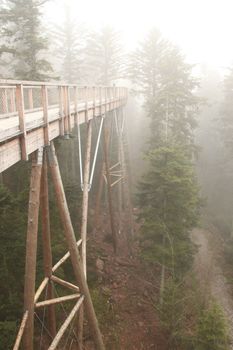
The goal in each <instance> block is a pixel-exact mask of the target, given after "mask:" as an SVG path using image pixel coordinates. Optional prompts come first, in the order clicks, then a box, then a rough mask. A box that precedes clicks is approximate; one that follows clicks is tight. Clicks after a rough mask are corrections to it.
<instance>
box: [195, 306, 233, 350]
mask: <svg viewBox="0 0 233 350" xmlns="http://www.w3.org/2000/svg"><path fill="white" fill-rule="evenodd" d="M196 349H197V350H228V349H230V347H229V337H228V329H227V325H226V320H225V318H224V315H223V312H222V310H221V308H220V307H219V306H218V305H217V304H216V303H213V304H212V305H210V307H209V309H208V310H205V311H204V312H202V314H201V315H200V318H199V320H198V326H197V345H196Z"/></svg>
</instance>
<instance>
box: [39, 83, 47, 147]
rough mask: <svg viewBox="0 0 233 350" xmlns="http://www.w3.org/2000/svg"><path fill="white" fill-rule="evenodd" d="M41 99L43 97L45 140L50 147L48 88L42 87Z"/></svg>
mask: <svg viewBox="0 0 233 350" xmlns="http://www.w3.org/2000/svg"><path fill="white" fill-rule="evenodd" d="M41 97H42V108H43V117H44V140H45V145H46V146H48V145H49V119H48V117H49V116H48V89H47V86H45V85H42V87H41Z"/></svg>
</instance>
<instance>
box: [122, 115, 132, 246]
mask: <svg viewBox="0 0 233 350" xmlns="http://www.w3.org/2000/svg"><path fill="white" fill-rule="evenodd" d="M121 113H122V114H123V110H121ZM120 133H121V135H120V153H121V161H122V171H123V178H124V182H123V184H124V190H123V193H124V202H125V204H126V207H127V209H128V216H129V224H130V233H131V236H133V234H134V220H133V208H132V202H131V195H130V186H129V177H128V171H127V166H126V160H125V151H124V144H123V130H122V131H120ZM129 248H131V247H130V246H129Z"/></svg>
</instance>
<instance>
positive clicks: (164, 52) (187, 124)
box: [128, 29, 199, 148]
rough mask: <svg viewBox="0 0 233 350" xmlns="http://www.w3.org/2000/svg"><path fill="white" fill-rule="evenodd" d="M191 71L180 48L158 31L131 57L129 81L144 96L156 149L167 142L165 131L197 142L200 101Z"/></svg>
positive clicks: (181, 139)
mask: <svg viewBox="0 0 233 350" xmlns="http://www.w3.org/2000/svg"><path fill="white" fill-rule="evenodd" d="M191 70H192V66H190V65H188V64H186V63H185V62H184V58H183V57H182V55H181V53H180V51H179V50H178V48H177V47H175V46H174V45H172V44H171V43H170V42H169V41H167V40H165V39H164V38H163V37H162V35H161V33H160V32H159V31H158V30H157V29H153V30H152V31H151V32H150V33H149V35H148V36H147V37H146V39H145V40H144V41H143V43H142V44H141V45H140V46H139V48H138V49H137V50H135V52H134V53H133V54H132V55H131V57H130V63H129V68H128V71H129V78H130V79H131V81H132V83H133V86H134V88H135V89H136V91H138V92H139V93H141V94H142V95H143V97H144V101H145V104H144V106H145V110H146V112H147V115H148V117H149V118H150V121H151V128H150V130H151V138H150V144H151V146H152V148H153V147H154V146H157V145H159V144H160V143H161V141H163V139H164V137H165V134H164V130H165V128H167V130H168V131H169V132H170V134H171V135H172V137H173V138H176V139H177V140H179V141H182V142H186V143H187V144H192V143H193V129H194V128H195V127H196V120H195V116H196V114H197V111H198V104H199V99H198V98H197V97H196V96H195V95H194V93H193V92H194V90H195V88H196V87H197V85H198V84H197V81H196V80H195V79H194V78H193V77H192V75H191ZM165 124H166V126H165Z"/></svg>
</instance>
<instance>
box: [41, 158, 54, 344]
mask: <svg viewBox="0 0 233 350" xmlns="http://www.w3.org/2000/svg"><path fill="white" fill-rule="evenodd" d="M46 158H47V155H46V152H45V153H44V159H43V168H42V177H41V192H40V202H41V219H42V220H41V224H42V248H43V263H44V274H45V277H48V278H50V277H51V276H52V249H51V234H50V216H49V194H48V175H47V159H46ZM53 297H54V293H53V284H52V281H50V280H49V282H48V290H47V299H53ZM48 329H49V331H50V334H51V335H52V336H53V337H54V336H55V335H56V315H55V308H54V306H53V305H51V306H49V307H48Z"/></svg>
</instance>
